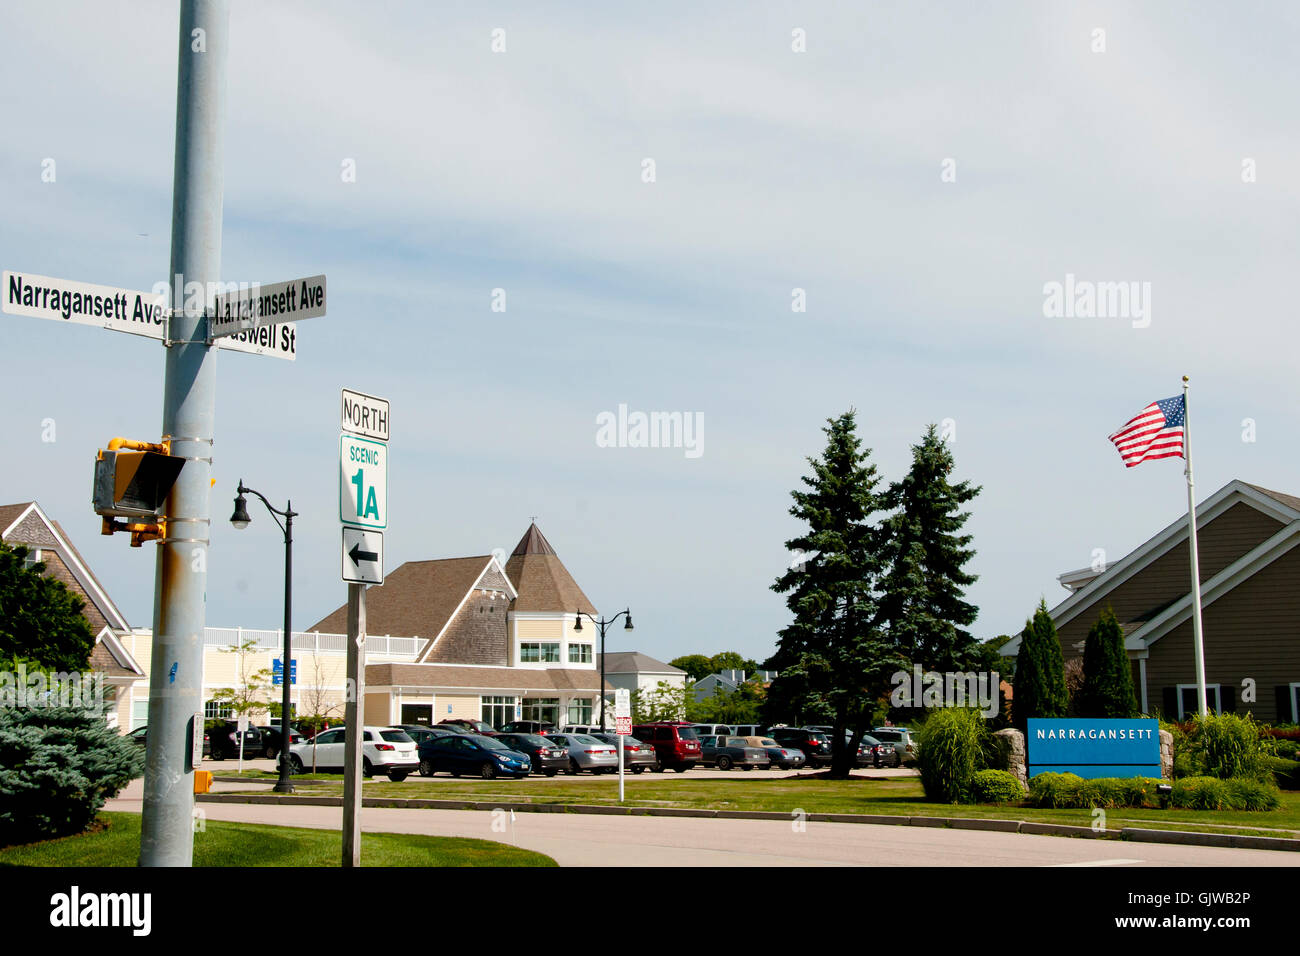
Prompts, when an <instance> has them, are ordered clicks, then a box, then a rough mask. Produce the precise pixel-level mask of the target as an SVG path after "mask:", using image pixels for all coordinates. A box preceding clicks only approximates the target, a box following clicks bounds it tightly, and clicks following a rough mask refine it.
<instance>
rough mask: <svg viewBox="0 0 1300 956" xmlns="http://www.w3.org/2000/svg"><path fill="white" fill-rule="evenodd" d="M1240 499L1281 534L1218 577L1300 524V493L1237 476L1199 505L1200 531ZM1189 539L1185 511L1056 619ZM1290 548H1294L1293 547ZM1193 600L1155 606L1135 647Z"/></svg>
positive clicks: (1010, 646) (1008, 647) (1065, 604)
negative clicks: (1277, 526) (1155, 626)
mask: <svg viewBox="0 0 1300 956" xmlns="http://www.w3.org/2000/svg"><path fill="white" fill-rule="evenodd" d="M1240 504H1245V505H1248V506H1249V507H1252V508H1254V509H1256V510H1257V511H1259V512H1261V513H1263V514H1265V515H1267V516H1269V517H1270V518H1273V519H1275V520H1276V521H1278V522H1280V523H1281V524H1282V525H1283V528H1282V529H1281V530H1279V532H1278V533H1277V534H1276V535H1274V536H1273V537H1271V538H1270V539H1269V541H1266V542H1264V543H1263V544H1261V545H1259V546H1258V547H1256V548H1255V549H1253V550H1252V551H1251V552H1250V554H1248V555H1245V556H1243V557H1241V558H1239V559H1238V560H1237V561H1234V562H1233V563H1232V564H1231V565H1230V566H1229V567H1228V568H1225V569H1223V570H1222V571H1220V572H1219V574H1217V575H1215V578H1214V579H1213V580H1220V579H1223V578H1224V576H1225V575H1227V574H1228V573H1229V572H1230V571H1231V570H1232V569H1233V568H1238V567H1239V566H1241V565H1242V562H1244V561H1246V560H1247V558H1249V557H1250V555H1253V554H1256V552H1260V551H1261V549H1266V546H1267V545H1269V542H1276V541H1277V540H1278V539H1279V537H1280V536H1284V535H1285V534H1286V533H1287V532H1289V531H1298V530H1300V525H1295V522H1300V498H1297V497H1295V496H1293V495H1287V494H1283V493H1282V492H1278V491H1270V490H1269V489H1267V488H1261V487H1259V486H1258V485H1251V484H1247V483H1246V482H1244V481H1240V480H1237V479H1233V480H1232V481H1230V482H1228V483H1227V484H1226V485H1224V486H1223V487H1222V488H1220V489H1219V490H1218V491H1216V492H1215V493H1214V494H1212V495H1211V496H1210V497H1209V498H1207V499H1206V500H1205V501H1203V502H1201V503H1200V504H1199V505H1197V506H1196V529H1197V532H1198V533H1199V532H1202V531H1204V529H1205V526H1206V525H1208V524H1210V523H1211V522H1212V521H1214V520H1215V519H1216V518H1218V517H1219V516H1221V515H1223V514H1224V513H1225V512H1227V511H1228V510H1229V509H1231V508H1233V507H1236V506H1237V505H1240ZM1186 541H1187V513H1186V512H1184V513H1183V514H1182V516H1181V517H1179V518H1178V519H1177V520H1175V521H1173V522H1171V523H1170V524H1168V525H1166V526H1165V528H1164V529H1163V530H1161V531H1160V532H1159V533H1157V534H1156V535H1154V536H1153V537H1151V538H1149V539H1147V540H1146V541H1145V542H1143V543H1142V544H1141V545H1139V546H1138V547H1137V548H1135V549H1134V550H1133V551H1131V552H1130V553H1129V554H1127V555H1125V556H1124V557H1123V558H1121V559H1120V560H1119V561H1116V562H1114V563H1113V564H1111V565H1109V566H1108V567H1107V568H1106V570H1105V571H1104V572H1102V573H1100V574H1098V575H1097V576H1096V577H1095V578H1093V579H1092V580H1091V581H1089V582H1088V583H1087V584H1085V585H1083V586H1082V587H1080V588H1079V589H1078V590H1077V591H1075V592H1074V593H1072V594H1071V595H1070V596H1069V597H1068V598H1066V599H1065V600H1064V601H1062V602H1061V603H1060V604H1058V605H1057V606H1056V607H1055V608H1053V609H1052V611H1051V615H1052V620H1053V621H1054V622H1055V623H1056V626H1057V627H1058V628H1059V627H1061V626H1062V625H1064V624H1066V623H1068V622H1069V621H1071V620H1073V619H1074V618H1075V617H1076V616H1077V615H1078V614H1080V613H1082V612H1083V611H1084V610H1085V609H1087V608H1088V607H1091V606H1092V605H1093V603H1094V602H1095V601H1096V600H1097V599H1098V598H1100V597H1102V596H1103V595H1105V594H1107V593H1108V592H1110V591H1112V590H1114V589H1115V588H1116V587H1118V586H1119V585H1121V584H1123V583H1124V582H1125V581H1128V580H1129V579H1130V578H1132V577H1134V576H1135V575H1137V574H1139V573H1140V572H1142V571H1143V570H1145V569H1146V568H1148V567H1149V566H1150V565H1151V564H1153V563H1154V562H1155V561H1156V560H1158V559H1159V558H1161V557H1162V556H1164V555H1165V554H1167V553H1168V552H1169V551H1171V550H1172V549H1174V548H1176V547H1178V546H1179V545H1180V544H1183V543H1184V542H1186ZM1286 550H1289V548H1288V549H1286ZM1270 553H1273V552H1270ZM1280 553H1284V552H1277V553H1273V558H1270V559H1269V560H1273V559H1275V558H1276V557H1278V556H1280ZM1252 573H1253V572H1252ZM1209 583H1210V582H1208V581H1207V582H1204V583H1203V584H1202V600H1201V604H1202V607H1204V606H1205V604H1206V603H1207V602H1206V599H1205V593H1206V590H1207V588H1208V586H1209ZM1190 601H1191V596H1190V588H1189V590H1188V593H1186V594H1184V595H1183V596H1182V597H1180V598H1179V599H1177V600H1176V601H1173V602H1171V603H1169V604H1167V605H1165V606H1164V607H1163V608H1157V609H1153V612H1154V613H1152V615H1151V617H1150V618H1148V619H1147V621H1145V622H1143V626H1142V627H1141V631H1142V633H1141V634H1134V635H1131V636H1130V637H1131V639H1132V640H1133V642H1134V643H1132V644H1129V647H1130V649H1133V648H1140V647H1145V646H1146V643H1147V642H1148V640H1150V638H1149V637H1147V635H1150V634H1154V633H1155V632H1154V631H1153V630H1150V626H1151V625H1152V624H1154V623H1155V622H1156V621H1157V620H1164V619H1165V618H1166V616H1167V615H1169V614H1171V613H1174V609H1175V608H1178V607H1180V606H1184V605H1185V606H1186V608H1187V609H1188V611H1189V613H1190V607H1191V604H1190ZM1144 616H1145V615H1144ZM1020 641H1021V635H1019V634H1017V635H1016V636H1015V637H1013V638H1012V639H1011V640H1010V641H1008V642H1007V643H1006V644H1005V645H1003V648H1002V650H1003V652H1004V653H1006V654H1008V655H1010V654H1014V653H1017V652H1018V651H1019V649H1020ZM1126 643H1127V641H1126Z"/></svg>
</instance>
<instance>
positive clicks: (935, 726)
mask: <svg viewBox="0 0 1300 956" xmlns="http://www.w3.org/2000/svg"><path fill="white" fill-rule="evenodd" d="M988 736H989V734H988V729H987V728H986V727H985V726H984V718H983V717H981V716H980V714H979V712H978V711H975V710H969V709H967V708H965V707H945V708H943V709H942V710H937V711H935V712H934V713H933V714H931V715H930V716H929V718H927V720H926V722H925V725H924V726H923V727H922V728H921V730H920V732H919V739H918V740H917V751H918V753H917V764H918V766H919V767H920V770H921V786H923V787H924V788H925V795H926V797H927V798H928V799H930V800H933V801H935V802H938V803H970V802H971V800H972V799H973V798H972V795H971V781H972V778H973V777H974V776H975V772H976V771H977V770H981V769H983V766H984V759H985V752H986V747H987V739H986V738H987V737H988Z"/></svg>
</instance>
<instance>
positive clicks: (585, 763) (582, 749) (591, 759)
mask: <svg viewBox="0 0 1300 956" xmlns="http://www.w3.org/2000/svg"><path fill="white" fill-rule="evenodd" d="M546 739H547V740H549V741H551V743H553V744H554V745H555V746H557V747H562V748H564V749H565V750H567V751H568V752H569V769H568V770H566V771H565V773H571V774H572V773H580V772H581V771H583V770H590V771H591V772H592V773H616V772H617V771H618V751H617V750H615V749H614V747H613V746H611V745H610V744H607V743H605V741H603V740H597V739H596V738H595V737H591V736H588V735H587V734H547V735H546Z"/></svg>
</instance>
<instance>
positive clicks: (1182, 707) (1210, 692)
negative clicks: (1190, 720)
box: [1177, 684, 1223, 720]
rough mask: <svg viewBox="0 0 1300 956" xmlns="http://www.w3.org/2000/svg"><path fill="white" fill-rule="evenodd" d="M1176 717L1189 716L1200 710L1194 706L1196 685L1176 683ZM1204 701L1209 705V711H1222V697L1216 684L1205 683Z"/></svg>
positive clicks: (1180, 718)
mask: <svg viewBox="0 0 1300 956" xmlns="http://www.w3.org/2000/svg"><path fill="white" fill-rule="evenodd" d="M1177 692H1178V719H1179V720H1182V719H1183V718H1184V717H1191V716H1192V715H1193V714H1197V713H1199V712H1200V708H1199V707H1197V706H1196V685H1195V684H1179V685H1178V689H1177ZM1205 702H1206V703H1207V704H1208V705H1209V709H1210V712H1211V713H1214V714H1220V713H1223V697H1222V695H1220V693H1219V685H1218V684H1206V685H1205Z"/></svg>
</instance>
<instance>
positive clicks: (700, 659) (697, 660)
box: [668, 654, 713, 683]
mask: <svg viewBox="0 0 1300 956" xmlns="http://www.w3.org/2000/svg"><path fill="white" fill-rule="evenodd" d="M668 663H669V665H670V666H672V667H676V668H677V669H678V670H683V671H686V676H687V677H689V678H690V679H691V681H692V683H693V682H695V681H697V680H704V678H706V677H708V676H709V675H710V674H712V673H713V670H712V666H713V665H712V664H711V663H710V658H709V657H708V655H706V654H683V655H682V656H681V657H674V658H673V659H672V660H670V661H669V662H668Z"/></svg>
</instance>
